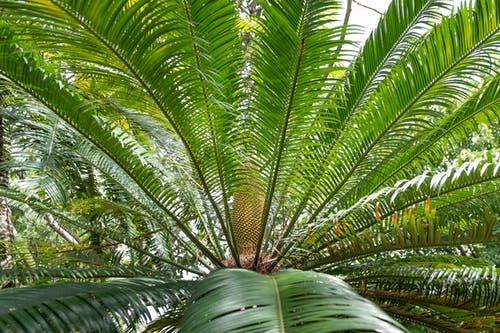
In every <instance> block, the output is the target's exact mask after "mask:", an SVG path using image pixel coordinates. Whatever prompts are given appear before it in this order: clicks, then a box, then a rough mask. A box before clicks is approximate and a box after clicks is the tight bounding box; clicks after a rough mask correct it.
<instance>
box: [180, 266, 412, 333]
mask: <svg viewBox="0 0 500 333" xmlns="http://www.w3.org/2000/svg"><path fill="white" fill-rule="evenodd" d="M232 295H238V297H237V298H234V297H232ZM353 310H355V311H353ZM200 316H203V317H204V318H205V320H203V321H200V320H198V319H197V318H199V317H200ZM332 329H333V330H335V331H344V330H352V329H358V330H362V331H368V332H377V331H381V332H405V330H404V329H403V328H402V327H401V326H400V325H399V324H398V323H397V322H395V321H393V320H391V319H390V317H388V316H386V315H385V314H384V313H383V312H382V311H381V310H380V309H379V308H377V307H376V306H374V304H372V303H368V302H366V301H365V300H364V299H362V298H359V296H358V295H357V294H356V293H354V292H353V290H352V289H351V288H350V287H349V286H348V285H347V284H345V283H344V282H342V281H341V280H339V279H336V278H334V277H332V276H329V275H324V274H321V273H315V272H302V271H296V270H285V271H281V272H277V273H273V274H271V275H260V274H258V273H255V272H251V271H246V270H235V269H232V270H230V269H223V270H219V271H216V272H214V273H212V274H211V275H209V276H208V277H207V278H206V279H205V280H203V281H202V282H201V283H200V284H199V285H198V286H197V289H196V291H195V293H194V294H193V298H192V300H191V302H190V303H189V304H188V306H187V308H186V312H185V314H184V316H183V319H182V322H181V326H180V330H179V331H180V332H193V333H196V332H215V331H217V332H221V333H222V332H262V331H263V330H264V331H277V332H302V333H305V332H317V333H321V332H332Z"/></svg>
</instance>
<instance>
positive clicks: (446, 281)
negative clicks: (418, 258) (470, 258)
mask: <svg viewBox="0 0 500 333" xmlns="http://www.w3.org/2000/svg"><path fill="white" fill-rule="evenodd" d="M426 266H427V264H426V263H425V262H424V263H422V265H418V264H417V263H416V262H414V263H413V264H405V263H404V262H403V263H402V264H401V263H397V262H394V264H390V263H389V264H386V265H384V264H382V263H380V262H377V261H375V263H374V264H371V265H370V264H368V265H366V266H365V267H359V268H358V269H353V270H352V271H350V272H349V273H348V274H347V276H346V278H345V280H346V281H348V282H349V283H351V284H352V285H353V286H355V287H356V288H357V289H358V290H360V293H361V294H364V293H366V294H367V295H368V294H370V295H371V297H374V298H377V296H376V295H377V293H379V296H380V297H382V298H385V299H387V300H391V299H394V300H395V301H400V302H403V303H406V302H409V303H413V304H417V305H423V306H427V305H433V304H435V305H441V306H446V307H456V308H462V309H466V310H470V311H479V312H481V311H484V312H485V313H495V311H498V304H499V300H500V293H499V290H498V284H499V283H500V278H499V276H498V271H497V269H496V268H495V267H467V266H464V267H460V268H436V267H426ZM352 273H354V275H355V277H354V276H353V275H350V274H352ZM383 295H384V296H383Z"/></svg>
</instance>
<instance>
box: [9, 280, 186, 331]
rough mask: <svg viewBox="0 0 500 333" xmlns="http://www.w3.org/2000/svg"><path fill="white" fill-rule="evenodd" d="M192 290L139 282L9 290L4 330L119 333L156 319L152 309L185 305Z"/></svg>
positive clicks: (179, 283) (162, 282) (179, 285)
mask: <svg viewBox="0 0 500 333" xmlns="http://www.w3.org/2000/svg"><path fill="white" fill-rule="evenodd" d="M191 286H192V283H190V282H182V281H169V280H160V279H147V278H136V279H122V280H115V281H111V282H106V283H90V282H89V283H73V282H64V283H56V284H53V285H47V286H39V287H37V288H11V289H4V290H1V291H0V323H1V325H0V327H1V330H2V332H75V331H80V332H92V331H101V332H115V331H118V330H119V328H120V327H121V326H124V325H130V324H132V323H133V322H134V321H138V320H142V321H151V319H152V318H151V314H150V310H149V309H148V306H155V307H156V308H157V309H159V310H160V311H168V309H169V307H171V306H175V305H177V304H179V303H182V302H183V301H184V299H185V297H186V296H187V295H189V288H190V287H191ZM13 304H15V306H13Z"/></svg>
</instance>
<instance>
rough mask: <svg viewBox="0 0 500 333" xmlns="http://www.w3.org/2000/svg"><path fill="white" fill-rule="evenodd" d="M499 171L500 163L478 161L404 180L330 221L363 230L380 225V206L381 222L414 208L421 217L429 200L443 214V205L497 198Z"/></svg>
mask: <svg viewBox="0 0 500 333" xmlns="http://www.w3.org/2000/svg"><path fill="white" fill-rule="evenodd" d="M499 170H500V165H499V164H498V163H492V162H487V161H481V160H477V161H474V162H467V163H464V164H462V165H461V166H460V167H456V168H450V169H448V170H447V171H444V172H437V173H435V174H432V173H431V172H424V173H422V174H421V175H419V176H416V177H414V178H412V179H409V180H400V181H398V182H397V183H396V184H395V186H394V187H388V188H385V189H381V190H379V191H378V192H376V193H374V194H371V195H368V196H366V197H364V198H363V199H361V200H359V201H358V202H357V203H356V204H354V205H353V206H351V207H350V208H349V209H347V210H341V211H339V212H337V213H334V214H331V216H330V218H331V219H333V220H335V219H338V220H345V221H347V222H348V223H350V224H352V225H353V227H354V228H355V230H361V229H363V228H364V227H365V226H368V225H371V224H374V223H375V222H376V216H375V214H374V212H375V206H376V205H377V203H378V206H379V208H378V209H379V214H380V216H381V218H389V217H392V215H393V214H394V213H396V212H401V211H402V210H403V209H409V208H410V207H412V206H418V207H419V208H418V209H419V210H417V213H421V212H422V211H423V208H424V202H425V201H427V199H428V198H429V197H430V200H431V202H432V207H433V208H436V209H437V210H438V211H439V210H440V206H441V205H448V204H450V203H453V202H459V201H460V199H462V198H469V199H472V198H474V197H480V196H482V195H488V194H493V195H495V192H496V191H497V190H498V188H497V187H498V181H497V179H498V175H499ZM462 217H464V218H466V217H468V215H467V211H466V209H463V210H462Z"/></svg>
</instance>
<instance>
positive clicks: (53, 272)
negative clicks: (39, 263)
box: [0, 266, 170, 284]
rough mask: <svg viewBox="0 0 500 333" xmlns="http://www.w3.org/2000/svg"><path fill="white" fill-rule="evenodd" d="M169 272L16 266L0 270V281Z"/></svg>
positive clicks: (158, 274)
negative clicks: (26, 267) (27, 267)
mask: <svg viewBox="0 0 500 333" xmlns="http://www.w3.org/2000/svg"><path fill="white" fill-rule="evenodd" d="M169 275H170V273H169V272H164V271H163V272H162V271H158V270H152V269H147V268H144V267H128V266H122V267H103V268H30V269H25V268H16V269H4V270H2V271H0V282H5V281H21V282H22V283H23V284H26V283H27V282H29V283H33V282H36V281H38V280H41V279H43V280H46V279H45V278H50V279H72V280H83V279H98V278H99V279H102V278H140V277H154V278H161V277H165V276H169Z"/></svg>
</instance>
